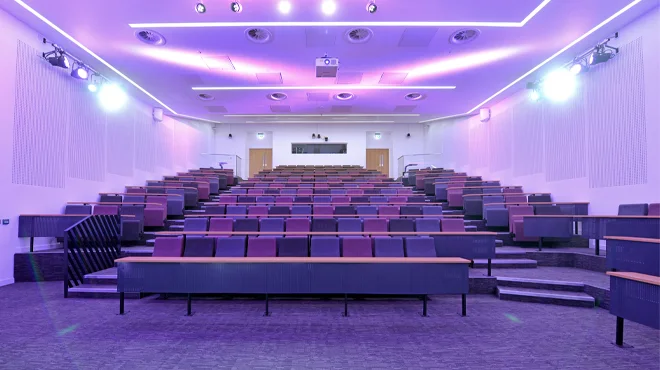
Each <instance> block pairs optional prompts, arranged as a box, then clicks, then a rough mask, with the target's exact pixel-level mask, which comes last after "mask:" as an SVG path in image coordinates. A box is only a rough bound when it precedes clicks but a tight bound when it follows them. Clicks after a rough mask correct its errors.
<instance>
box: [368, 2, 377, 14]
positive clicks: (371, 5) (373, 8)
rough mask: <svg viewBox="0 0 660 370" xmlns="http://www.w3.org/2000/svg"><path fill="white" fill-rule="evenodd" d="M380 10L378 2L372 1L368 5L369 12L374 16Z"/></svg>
mask: <svg viewBox="0 0 660 370" xmlns="http://www.w3.org/2000/svg"><path fill="white" fill-rule="evenodd" d="M377 10H378V6H377V5H376V2H374V1H370V2H368V3H367V11H368V12H369V13H371V14H374V13H375V12H376V11H377Z"/></svg>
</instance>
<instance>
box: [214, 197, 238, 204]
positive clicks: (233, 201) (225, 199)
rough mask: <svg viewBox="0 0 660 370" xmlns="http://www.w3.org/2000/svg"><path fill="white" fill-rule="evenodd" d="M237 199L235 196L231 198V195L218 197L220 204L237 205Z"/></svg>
mask: <svg viewBox="0 0 660 370" xmlns="http://www.w3.org/2000/svg"><path fill="white" fill-rule="evenodd" d="M236 198H237V197H234V196H229V195H221V196H219V197H218V203H219V204H236Z"/></svg>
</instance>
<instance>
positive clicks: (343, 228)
mask: <svg viewBox="0 0 660 370" xmlns="http://www.w3.org/2000/svg"><path fill="white" fill-rule="evenodd" d="M337 231H338V232H360V231H362V220H361V219H359V218H340V219H338V220H337Z"/></svg>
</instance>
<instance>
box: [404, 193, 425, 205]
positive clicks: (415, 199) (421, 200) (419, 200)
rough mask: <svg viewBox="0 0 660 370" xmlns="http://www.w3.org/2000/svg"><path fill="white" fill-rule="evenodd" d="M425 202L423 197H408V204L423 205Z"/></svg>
mask: <svg viewBox="0 0 660 370" xmlns="http://www.w3.org/2000/svg"><path fill="white" fill-rule="evenodd" d="M424 202H426V197H424V196H423V195H413V196H411V197H408V203H424Z"/></svg>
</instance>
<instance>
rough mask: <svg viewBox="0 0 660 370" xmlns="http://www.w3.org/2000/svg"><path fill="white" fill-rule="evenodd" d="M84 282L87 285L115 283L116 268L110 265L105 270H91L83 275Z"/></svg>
mask: <svg viewBox="0 0 660 370" xmlns="http://www.w3.org/2000/svg"><path fill="white" fill-rule="evenodd" d="M84 281H85V284H87V285H115V286H116V285H117V268H116V267H112V268H109V269H106V270H101V271H97V272H93V273H91V274H87V275H85V280H84Z"/></svg>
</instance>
